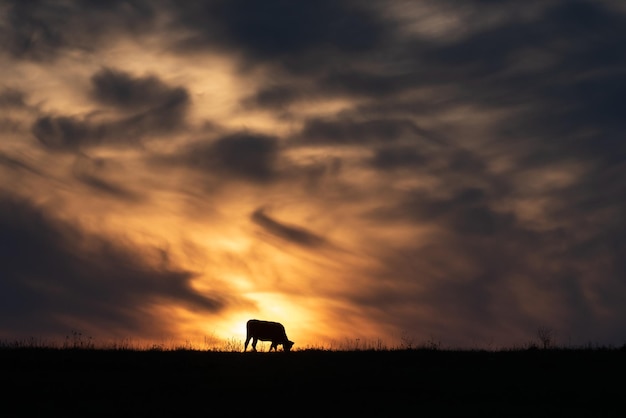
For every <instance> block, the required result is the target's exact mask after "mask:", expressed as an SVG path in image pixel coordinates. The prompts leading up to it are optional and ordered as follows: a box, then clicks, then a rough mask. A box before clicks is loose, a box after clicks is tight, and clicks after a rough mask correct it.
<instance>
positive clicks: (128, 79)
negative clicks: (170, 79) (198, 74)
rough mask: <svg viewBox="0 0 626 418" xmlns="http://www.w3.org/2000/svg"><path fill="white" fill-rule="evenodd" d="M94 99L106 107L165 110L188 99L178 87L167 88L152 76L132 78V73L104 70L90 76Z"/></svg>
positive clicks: (110, 69) (185, 93)
mask: <svg viewBox="0 0 626 418" xmlns="http://www.w3.org/2000/svg"><path fill="white" fill-rule="evenodd" d="M91 82H92V84H93V96H94V97H95V98H96V100H98V101H100V102H101V103H103V104H106V105H112V106H119V107H121V108H125V109H132V110H135V109H146V108H152V107H160V106H165V107H167V106H168V104H172V103H178V102H181V101H187V100H188V94H187V92H186V91H185V90H184V89H183V88H181V87H169V86H168V85H166V84H165V83H163V82H162V81H161V80H159V79H158V78H157V77H155V76H144V77H133V76H132V75H131V74H129V73H127V72H124V71H120V70H116V69H112V68H103V69H101V70H100V71H98V72H97V73H95V74H94V75H93V76H92V77H91Z"/></svg>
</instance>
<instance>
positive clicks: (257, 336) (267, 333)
mask: <svg viewBox="0 0 626 418" xmlns="http://www.w3.org/2000/svg"><path fill="white" fill-rule="evenodd" d="M250 338H252V350H253V351H256V343H257V341H258V340H261V341H271V342H272V345H271V346H270V351H272V349H274V351H278V350H277V347H278V345H279V344H282V345H283V350H285V351H289V350H291V347H292V346H293V344H294V343H293V341H289V339H288V338H287V334H286V333H285V327H284V326H283V325H282V324H280V323H278V322H270V321H260V320H258V319H251V320H249V321H248V322H247V323H246V344H245V345H244V349H243V351H246V350H247V349H248V342H250Z"/></svg>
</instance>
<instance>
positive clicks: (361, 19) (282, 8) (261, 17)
mask: <svg viewBox="0 0 626 418" xmlns="http://www.w3.org/2000/svg"><path fill="white" fill-rule="evenodd" d="M175 12H176V14H177V24H178V25H179V26H180V27H184V28H185V29H186V30H192V32H191V35H189V36H188V37H187V39H185V40H184V42H183V45H185V46H186V47H188V48H189V47H195V48H197V47H206V46H217V47H219V48H226V49H232V48H234V49H239V50H241V51H243V52H244V53H245V54H246V55H247V56H249V57H251V58H253V59H261V60H274V59H285V60H287V61H290V59H289V57H290V56H302V55H306V54H309V53H311V52H312V51H315V50H319V49H329V50H335V51H340V52H341V53H350V52H359V51H363V50H367V49H369V48H372V47H373V46H374V45H376V44H377V43H378V42H379V37H380V36H381V33H383V28H382V27H383V22H381V20H380V19H379V18H378V17H377V16H376V15H375V14H374V13H373V12H372V11H371V10H367V9H365V8H363V7H362V5H359V4H358V3H356V2H350V1H327V0H323V1H317V2H314V3H310V4H305V5H303V4H298V5H296V4H294V3H292V2H289V1H285V0H271V1H267V2H264V4H262V5H261V4H259V3H257V2H255V1H251V0H235V1H219V0H218V1H212V2H202V3H194V4H183V3H181V4H179V5H178V7H176V8H175ZM294 62H295V61H294Z"/></svg>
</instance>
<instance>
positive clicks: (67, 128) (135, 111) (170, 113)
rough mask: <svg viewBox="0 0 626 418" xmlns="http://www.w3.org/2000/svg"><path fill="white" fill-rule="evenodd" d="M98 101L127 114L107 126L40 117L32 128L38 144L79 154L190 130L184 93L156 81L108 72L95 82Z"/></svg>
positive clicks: (87, 120) (76, 119)
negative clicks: (88, 150)
mask: <svg viewBox="0 0 626 418" xmlns="http://www.w3.org/2000/svg"><path fill="white" fill-rule="evenodd" d="M92 82H93V84H94V92H93V93H94V96H95V97H96V98H97V99H98V100H99V101H101V102H104V103H106V104H111V105H115V106H119V107H120V108H121V109H122V111H123V113H122V115H121V116H119V117H117V118H111V119H109V120H105V121H98V120H93V119H92V118H90V117H84V118H80V117H74V116H51V115H45V116H41V117H39V118H38V119H37V120H36V121H35V122H34V124H33V126H32V133H33V135H34V136H35V137H36V138H37V140H39V142H40V143H41V144H42V145H44V146H46V147H48V148H50V149H53V150H62V151H79V150H81V149H83V148H89V147H93V146H98V145H104V144H107V145H118V146H119V145H137V144H138V143H139V142H140V141H141V139H142V138H143V137H144V136H145V135H148V134H153V135H155V134H156V135H161V134H164V133H169V132H171V131H174V130H176V129H180V128H182V127H184V125H185V118H186V115H187V110H188V108H189V106H190V99H189V94H188V93H187V91H186V90H185V89H184V88H182V87H169V86H167V85H165V84H164V83H162V82H161V81H160V80H159V79H157V78H156V77H137V78H135V77H132V76H131V75H129V74H128V73H125V72H122V71H117V70H111V69H104V70H101V71H100V72H98V73H96V74H95V75H94V76H93V77H92Z"/></svg>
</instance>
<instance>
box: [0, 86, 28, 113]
mask: <svg viewBox="0 0 626 418" xmlns="http://www.w3.org/2000/svg"><path fill="white" fill-rule="evenodd" d="M26 106H27V105H26V93H24V92H23V91H21V90H17V89H12V88H5V89H4V90H2V92H0V108H18V109H19V108H24V107H26Z"/></svg>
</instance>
